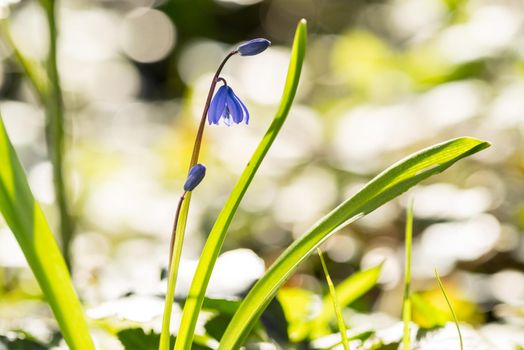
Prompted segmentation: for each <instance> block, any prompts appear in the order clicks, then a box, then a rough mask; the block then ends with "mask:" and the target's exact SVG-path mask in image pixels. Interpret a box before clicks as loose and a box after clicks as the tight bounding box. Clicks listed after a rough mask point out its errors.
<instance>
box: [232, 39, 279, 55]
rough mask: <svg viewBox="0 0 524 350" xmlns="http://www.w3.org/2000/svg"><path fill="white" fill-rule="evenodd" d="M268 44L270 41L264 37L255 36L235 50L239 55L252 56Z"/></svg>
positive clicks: (269, 44)
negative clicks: (255, 37)
mask: <svg viewBox="0 0 524 350" xmlns="http://www.w3.org/2000/svg"><path fill="white" fill-rule="evenodd" d="M269 46H271V41H269V40H267V39H264V38H257V39H253V40H249V41H248V42H246V43H244V44H242V45H240V46H239V47H238V49H237V51H238V52H239V53H240V56H254V55H258V54H259V53H261V52H262V51H264V50H265V49H267V48H268V47H269Z"/></svg>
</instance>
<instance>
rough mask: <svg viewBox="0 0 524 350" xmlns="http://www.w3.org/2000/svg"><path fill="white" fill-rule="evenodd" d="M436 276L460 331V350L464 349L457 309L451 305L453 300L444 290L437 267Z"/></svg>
mask: <svg viewBox="0 0 524 350" xmlns="http://www.w3.org/2000/svg"><path fill="white" fill-rule="evenodd" d="M435 277H436V278H437V282H438V287H439V288H440V291H441V292H442V294H443V295H444V298H445V299H446V303H448V307H449V310H450V311H451V315H452V316H453V321H454V322H455V326H457V332H458V336H459V341H460V350H464V344H463V342H462V333H460V326H459V323H458V319H457V315H455V311H453V307H452V306H451V302H450V301H449V298H448V295H447V294H446V291H445V290H444V285H443V284H442V281H441V280H440V277H439V275H438V271H437V269H435Z"/></svg>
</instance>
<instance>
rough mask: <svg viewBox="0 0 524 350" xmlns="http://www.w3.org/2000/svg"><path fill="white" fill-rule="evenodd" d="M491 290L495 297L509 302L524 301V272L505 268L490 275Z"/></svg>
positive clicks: (517, 302)
mask: <svg viewBox="0 0 524 350" xmlns="http://www.w3.org/2000/svg"><path fill="white" fill-rule="evenodd" d="M490 285H491V291H492V293H493V295H494V296H495V298H497V299H498V300H500V301H503V302H505V303H508V304H519V303H520V304H521V303H523V302H524V273H522V272H521V271H516V270H503V271H500V272H497V273H495V274H494V275H493V276H491V277H490Z"/></svg>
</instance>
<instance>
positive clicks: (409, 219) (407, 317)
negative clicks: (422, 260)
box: [402, 199, 413, 350]
mask: <svg viewBox="0 0 524 350" xmlns="http://www.w3.org/2000/svg"><path fill="white" fill-rule="evenodd" d="M412 238H413V199H410V201H409V203H408V212H407V215H406V243H405V250H406V260H405V270H406V272H405V276H404V302H403V304H402V320H403V321H404V336H403V338H402V344H404V345H403V348H404V350H409V349H410V343H411V340H410V333H409V323H410V322H411V247H412Z"/></svg>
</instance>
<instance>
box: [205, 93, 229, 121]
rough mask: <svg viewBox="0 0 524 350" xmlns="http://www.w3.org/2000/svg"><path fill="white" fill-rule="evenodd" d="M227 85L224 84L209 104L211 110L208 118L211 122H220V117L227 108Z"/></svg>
mask: <svg viewBox="0 0 524 350" xmlns="http://www.w3.org/2000/svg"><path fill="white" fill-rule="evenodd" d="M227 88H228V87H227V86H225V85H222V86H221V87H220V88H219V89H218V91H217V93H216V94H215V97H213V100H212V101H211V105H210V106H209V111H208V112H207V120H208V121H209V124H218V121H219V120H220V117H221V116H222V114H223V113H224V110H225V109H226V99H227Z"/></svg>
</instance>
